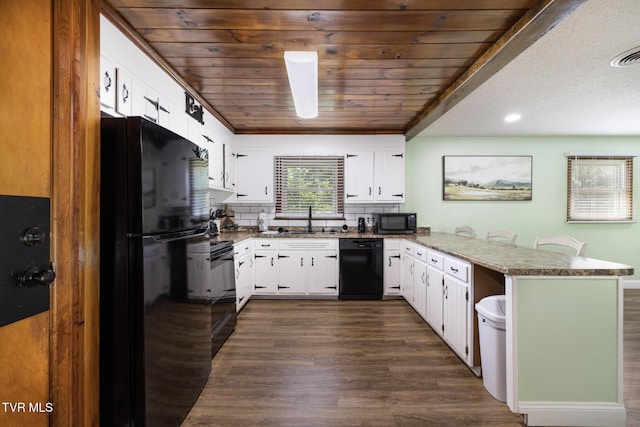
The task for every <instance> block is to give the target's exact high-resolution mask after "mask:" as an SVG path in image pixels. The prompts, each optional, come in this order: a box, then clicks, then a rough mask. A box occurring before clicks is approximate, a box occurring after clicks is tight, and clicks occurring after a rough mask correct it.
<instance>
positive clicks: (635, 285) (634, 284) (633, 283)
mask: <svg viewBox="0 0 640 427" xmlns="http://www.w3.org/2000/svg"><path fill="white" fill-rule="evenodd" d="M624 288H625V289H640V280H626V279H625V280H624Z"/></svg>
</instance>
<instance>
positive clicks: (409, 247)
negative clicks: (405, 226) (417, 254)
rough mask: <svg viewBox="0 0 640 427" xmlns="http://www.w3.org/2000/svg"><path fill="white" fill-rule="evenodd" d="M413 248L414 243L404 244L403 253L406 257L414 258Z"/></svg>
mask: <svg viewBox="0 0 640 427" xmlns="http://www.w3.org/2000/svg"><path fill="white" fill-rule="evenodd" d="M413 247H414V244H413V243H409V242H406V241H405V242H402V253H403V254H405V255H411V256H413Z"/></svg>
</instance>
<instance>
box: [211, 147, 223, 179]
mask: <svg viewBox="0 0 640 427" xmlns="http://www.w3.org/2000/svg"><path fill="white" fill-rule="evenodd" d="M209 187H211V188H224V144H223V143H222V142H219V141H213V140H211V141H210V142H209Z"/></svg>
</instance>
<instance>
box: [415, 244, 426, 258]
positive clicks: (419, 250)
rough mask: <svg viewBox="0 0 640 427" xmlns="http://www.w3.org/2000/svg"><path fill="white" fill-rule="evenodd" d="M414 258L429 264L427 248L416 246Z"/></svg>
mask: <svg viewBox="0 0 640 427" xmlns="http://www.w3.org/2000/svg"><path fill="white" fill-rule="evenodd" d="M413 256H414V257H415V258H416V259H419V260H420V261H423V262H427V248H425V247H424V246H419V245H415V246H414V247H413Z"/></svg>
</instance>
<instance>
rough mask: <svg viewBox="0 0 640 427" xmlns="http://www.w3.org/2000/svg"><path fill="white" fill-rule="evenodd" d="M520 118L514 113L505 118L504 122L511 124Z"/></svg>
mask: <svg viewBox="0 0 640 427" xmlns="http://www.w3.org/2000/svg"><path fill="white" fill-rule="evenodd" d="M521 118H522V116H521V115H520V114H518V113H514V114H509V115H508V116H507V117H505V118H504V121H505V122H507V123H513V122H517V121H518V120H520V119H521Z"/></svg>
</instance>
